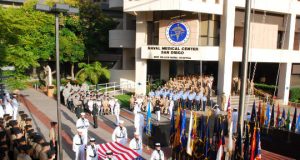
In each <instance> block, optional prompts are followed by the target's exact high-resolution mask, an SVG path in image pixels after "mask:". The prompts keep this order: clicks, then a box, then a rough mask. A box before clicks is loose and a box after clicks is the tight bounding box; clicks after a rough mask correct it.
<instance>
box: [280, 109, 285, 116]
mask: <svg viewBox="0 0 300 160" xmlns="http://www.w3.org/2000/svg"><path fill="white" fill-rule="evenodd" d="M281 118H282V119H285V109H284V108H283V111H282V115H281Z"/></svg>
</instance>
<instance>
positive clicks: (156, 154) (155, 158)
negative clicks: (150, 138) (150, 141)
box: [150, 143, 165, 160]
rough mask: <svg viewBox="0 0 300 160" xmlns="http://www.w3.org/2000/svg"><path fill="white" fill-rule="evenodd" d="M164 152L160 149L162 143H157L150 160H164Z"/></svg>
mask: <svg viewBox="0 0 300 160" xmlns="http://www.w3.org/2000/svg"><path fill="white" fill-rule="evenodd" d="M164 159H165V158H164V152H163V151H162V150H160V143H155V150H154V151H153V152H152V154H151V158H150V160H164Z"/></svg>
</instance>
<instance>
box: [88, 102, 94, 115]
mask: <svg viewBox="0 0 300 160" xmlns="http://www.w3.org/2000/svg"><path fill="white" fill-rule="evenodd" d="M87 105H88V106H89V110H90V111H91V112H92V111H93V105H94V101H93V100H89V101H88V103H87Z"/></svg>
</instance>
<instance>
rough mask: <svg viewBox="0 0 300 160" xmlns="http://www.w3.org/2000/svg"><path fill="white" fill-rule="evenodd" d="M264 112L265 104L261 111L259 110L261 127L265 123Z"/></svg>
mask: <svg viewBox="0 0 300 160" xmlns="http://www.w3.org/2000/svg"><path fill="white" fill-rule="evenodd" d="M265 111H266V103H263V105H262V109H261V115H260V124H261V126H263V125H264V123H265V114H266V113H265Z"/></svg>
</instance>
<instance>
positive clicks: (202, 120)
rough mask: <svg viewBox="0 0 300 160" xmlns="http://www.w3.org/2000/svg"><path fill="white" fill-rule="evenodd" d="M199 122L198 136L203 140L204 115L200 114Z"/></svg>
mask: <svg viewBox="0 0 300 160" xmlns="http://www.w3.org/2000/svg"><path fill="white" fill-rule="evenodd" d="M200 122H201V124H200V130H199V133H200V135H199V137H200V139H201V140H202V141H204V137H205V117H204V116H201V120H200Z"/></svg>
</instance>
